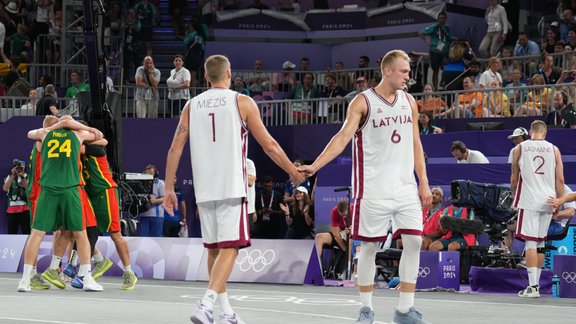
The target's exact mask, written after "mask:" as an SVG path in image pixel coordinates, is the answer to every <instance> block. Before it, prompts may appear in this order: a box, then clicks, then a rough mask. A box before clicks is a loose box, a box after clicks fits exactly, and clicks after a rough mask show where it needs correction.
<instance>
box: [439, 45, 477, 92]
mask: <svg viewBox="0 0 576 324" xmlns="http://www.w3.org/2000/svg"><path fill="white" fill-rule="evenodd" d="M475 58H476V56H475V55H474V52H473V51H472V48H470V45H469V44H468V42H463V41H454V42H452V45H451V46H450V51H449V52H448V61H447V62H446V65H445V66H444V71H443V72H442V84H443V86H444V90H462V82H461V81H460V80H461V78H462V77H464V73H465V72H466V64H467V63H468V62H470V61H472V60H474V59H475Z"/></svg>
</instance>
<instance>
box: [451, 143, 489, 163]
mask: <svg viewBox="0 0 576 324" xmlns="http://www.w3.org/2000/svg"><path fill="white" fill-rule="evenodd" d="M450 152H451V153H452V156H453V157H455V158H456V160H457V163H458V164H462V163H465V164H487V163H490V161H488V159H487V158H486V156H484V154H483V153H482V152H480V151H476V150H471V149H469V148H467V147H466V144H464V142H462V141H454V142H452V145H451V146H450Z"/></svg>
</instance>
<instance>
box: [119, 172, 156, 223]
mask: <svg viewBox="0 0 576 324" xmlns="http://www.w3.org/2000/svg"><path fill="white" fill-rule="evenodd" d="M118 184H119V187H120V195H121V198H122V212H124V213H127V214H128V215H129V217H130V218H136V217H137V216H138V214H139V213H141V212H143V211H145V210H146V209H148V208H147V206H148V197H149V196H150V195H151V194H152V188H153V185H154V176H153V175H151V174H146V173H128V172H126V173H124V174H123V175H122V178H121V180H120V181H119V183H118Z"/></svg>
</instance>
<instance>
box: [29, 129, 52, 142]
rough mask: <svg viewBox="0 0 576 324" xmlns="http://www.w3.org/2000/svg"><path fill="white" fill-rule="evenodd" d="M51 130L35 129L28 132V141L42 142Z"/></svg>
mask: <svg viewBox="0 0 576 324" xmlns="http://www.w3.org/2000/svg"><path fill="white" fill-rule="evenodd" d="M49 131H50V130H48V129H47V128H38V129H33V130H31V131H29V132H28V139H31V140H34V141H39V142H42V141H43V140H44V138H45V137H46V134H48V132H49Z"/></svg>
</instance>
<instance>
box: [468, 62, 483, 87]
mask: <svg viewBox="0 0 576 324" xmlns="http://www.w3.org/2000/svg"><path fill="white" fill-rule="evenodd" d="M468 67H469V68H470V70H468V73H466V75H467V76H469V77H471V78H472V80H474V84H478V83H480V76H481V75H482V65H481V64H480V62H478V61H473V62H470V65H469V66H468Z"/></svg>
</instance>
